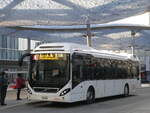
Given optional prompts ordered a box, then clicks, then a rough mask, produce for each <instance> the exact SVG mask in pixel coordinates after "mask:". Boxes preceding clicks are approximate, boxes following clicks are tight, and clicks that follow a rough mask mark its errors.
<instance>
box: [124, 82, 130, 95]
mask: <svg viewBox="0 0 150 113" xmlns="http://www.w3.org/2000/svg"><path fill="white" fill-rule="evenodd" d="M124 96H125V97H127V96H129V86H128V85H127V84H126V85H125V86H124Z"/></svg>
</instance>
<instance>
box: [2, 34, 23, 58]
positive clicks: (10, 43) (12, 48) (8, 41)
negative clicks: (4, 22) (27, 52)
mask: <svg viewBox="0 0 150 113" xmlns="http://www.w3.org/2000/svg"><path fill="white" fill-rule="evenodd" d="M23 52H24V51H23V50H19V39H18V38H13V37H9V36H6V35H0V60H18V58H19V57H20V55H21V54H23Z"/></svg>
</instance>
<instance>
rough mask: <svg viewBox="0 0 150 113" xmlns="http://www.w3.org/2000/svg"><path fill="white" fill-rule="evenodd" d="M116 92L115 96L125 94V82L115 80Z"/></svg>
mask: <svg viewBox="0 0 150 113" xmlns="http://www.w3.org/2000/svg"><path fill="white" fill-rule="evenodd" d="M113 89H114V91H115V95H120V94H122V93H123V90H124V83H123V80H120V79H119V80H114V88H113Z"/></svg>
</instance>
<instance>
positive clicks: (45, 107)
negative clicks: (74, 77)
mask: <svg viewBox="0 0 150 113" xmlns="http://www.w3.org/2000/svg"><path fill="white" fill-rule="evenodd" d="M22 98H23V100H21V101H16V91H9V92H8V94H7V99H6V103H7V104H8V105H7V106H4V107H1V106H0V113H1V112H2V113H34V112H35V113H42V112H43V113H50V112H51V113H150V87H147V86H146V87H144V85H143V87H142V88H141V89H138V91H137V95H135V96H130V97H127V98H123V97H122V96H115V97H109V98H102V99H98V100H97V101H96V103H94V104H91V105H86V104H84V103H83V102H80V103H73V104H62V103H51V102H35V101H34V102H33V101H30V102H29V101H27V100H26V92H25V91H23V92H22Z"/></svg>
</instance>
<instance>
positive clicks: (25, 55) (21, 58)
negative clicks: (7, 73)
mask: <svg viewBox="0 0 150 113" xmlns="http://www.w3.org/2000/svg"><path fill="white" fill-rule="evenodd" d="M28 56H31V54H30V53H25V54H24V55H22V56H21V57H20V58H19V61H18V64H19V66H20V67H21V66H22V64H23V60H24V58H25V57H28Z"/></svg>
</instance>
